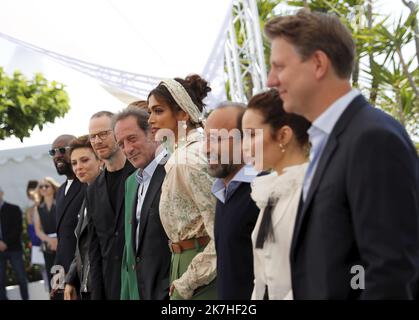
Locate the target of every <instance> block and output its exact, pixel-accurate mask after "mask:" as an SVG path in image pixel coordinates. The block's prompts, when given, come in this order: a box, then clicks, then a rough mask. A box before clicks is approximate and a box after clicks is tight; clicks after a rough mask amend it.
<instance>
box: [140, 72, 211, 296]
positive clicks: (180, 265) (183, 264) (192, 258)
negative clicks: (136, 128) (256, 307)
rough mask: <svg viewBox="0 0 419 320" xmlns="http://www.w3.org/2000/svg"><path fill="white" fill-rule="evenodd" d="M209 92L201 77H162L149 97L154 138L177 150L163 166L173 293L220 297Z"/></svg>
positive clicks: (164, 222) (163, 215)
mask: <svg viewBox="0 0 419 320" xmlns="http://www.w3.org/2000/svg"><path fill="white" fill-rule="evenodd" d="M210 90H211V88H210V87H209V86H208V84H207V82H206V81H205V80H204V79H202V78H201V77H200V76H198V75H191V76H188V77H186V78H185V79H180V78H175V79H166V80H163V81H162V82H161V83H160V84H159V85H158V86H157V87H156V88H155V89H153V90H152V91H151V92H150V94H149V97H148V108H149V112H150V118H149V123H150V126H151V132H152V134H153V135H154V137H155V139H157V140H160V141H162V140H163V141H166V147H167V148H168V149H169V151H171V150H170V149H171V148H173V153H172V154H171V156H170V158H169V160H168V161H167V163H166V165H165V169H166V178H165V180H164V182H163V185H162V195H161V199H160V218H161V222H162V225H163V227H164V229H165V231H166V233H167V236H168V238H169V239H170V242H169V247H170V249H171V251H172V262H171V270H170V291H169V294H170V297H171V299H173V300H178V299H197V300H198V299H216V298H217V297H216V288H215V277H216V253H215V246H214V238H213V228H214V216H215V204H216V200H215V198H214V197H213V196H212V194H211V186H212V183H213V179H212V178H211V177H210V176H209V175H208V172H207V165H206V161H207V160H206V158H205V156H204V153H203V133H202V130H200V128H202V126H203V124H202V117H201V114H202V111H203V107H204V103H203V101H202V100H203V99H204V98H205V97H206V95H207V93H208V92H209V91H210Z"/></svg>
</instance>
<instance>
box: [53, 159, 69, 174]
mask: <svg viewBox="0 0 419 320" xmlns="http://www.w3.org/2000/svg"><path fill="white" fill-rule="evenodd" d="M60 163H62V165H58V163H56V162H54V165H55V169H57V173H58V174H59V175H60V176H62V175H66V176H70V175H73V169H72V168H71V164H70V163H69V162H66V161H60Z"/></svg>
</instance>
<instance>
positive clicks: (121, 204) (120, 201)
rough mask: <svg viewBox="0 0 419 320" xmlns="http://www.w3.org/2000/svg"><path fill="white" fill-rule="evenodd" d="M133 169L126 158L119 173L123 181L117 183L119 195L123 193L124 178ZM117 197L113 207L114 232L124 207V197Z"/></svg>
mask: <svg viewBox="0 0 419 320" xmlns="http://www.w3.org/2000/svg"><path fill="white" fill-rule="evenodd" d="M133 170H134V168H133V167H132V165H131V164H130V162H129V161H128V160H126V161H125V165H124V168H123V171H122V174H121V179H123V180H124V181H120V183H119V189H118V193H119V194H120V195H124V194H125V180H126V178H127V177H128V176H129V175H130V174H131V173H132V172H133ZM117 199H118V203H116V205H115V206H116V208H115V223H114V232H115V231H116V229H118V221H119V217H120V215H121V213H122V212H123V208H124V197H117Z"/></svg>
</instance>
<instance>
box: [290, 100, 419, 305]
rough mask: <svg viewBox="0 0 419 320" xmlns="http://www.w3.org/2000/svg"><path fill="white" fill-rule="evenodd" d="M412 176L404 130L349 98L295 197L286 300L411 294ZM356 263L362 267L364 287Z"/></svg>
mask: <svg viewBox="0 0 419 320" xmlns="http://www.w3.org/2000/svg"><path fill="white" fill-rule="evenodd" d="M418 177H419V171H418V157H417V154H416V150H415V148H414V146H413V144H412V142H411V140H410V139H409V136H408V135H407V133H406V131H405V130H404V128H403V127H402V126H401V125H400V124H399V123H398V122H397V121H395V120H394V119H393V118H391V117H390V116H388V115H387V114H385V113H384V112H382V111H380V110H378V109H375V108H372V107H371V106H370V105H369V104H368V103H367V101H366V100H365V99H364V97H363V96H358V97H356V98H355V99H354V100H353V101H352V103H350V105H349V106H348V107H347V108H346V110H345V111H344V112H343V114H342V116H341V117H340V118H339V120H338V121H337V123H336V125H335V127H334V129H333V131H332V132H331V134H330V136H329V139H328V141H327V144H326V146H325V148H324V150H323V153H322V155H321V158H320V159H319V163H318V165H317V169H316V171H315V174H314V177H313V179H312V183H311V186H310V189H309V191H308V194H307V198H306V201H305V202H304V203H302V202H301V201H300V205H299V210H298V214H297V218H296V224H295V229H294V235H293V241H292V246H291V253H290V260H291V273H292V288H293V294H294V298H295V299H354V298H361V299H412V298H415V296H416V293H417V290H418V271H419V204H418V195H419V190H418ZM357 265H359V266H362V267H363V268H364V270H365V278H364V279H365V283H364V284H365V287H364V289H359V285H361V287H362V281H361V280H359V279H360V277H361V278H362V271H359V270H360V269H358V267H356V266H357ZM354 266H355V267H354ZM352 268H353V269H352ZM351 272H352V273H351ZM354 277H355V278H354ZM351 284H352V286H351Z"/></svg>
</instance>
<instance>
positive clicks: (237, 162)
mask: <svg viewBox="0 0 419 320" xmlns="http://www.w3.org/2000/svg"><path fill="white" fill-rule="evenodd" d="M244 111H245V108H244V105H242V104H237V103H232V102H229V103H225V104H223V105H221V106H219V107H218V108H217V109H215V110H214V111H213V112H212V113H211V114H210V115H209V117H208V119H207V121H206V123H205V136H206V142H207V143H206V150H205V152H206V155H207V158H208V173H209V174H210V175H211V176H212V177H215V178H217V179H216V180H215V182H214V184H213V187H212V193H213V194H214V196H215V197H216V198H217V206H216V211H215V225H214V237H215V248H216V251H217V290H218V298H219V299H221V300H233V299H240V300H250V298H251V295H252V291H253V278H254V276H253V251H252V238H251V235H252V231H253V228H254V226H255V224H256V220H257V217H258V214H259V209H258V208H257V206H256V204H255V202H254V201H253V200H252V198H251V197H250V192H251V187H250V184H251V182H252V181H253V179H254V178H255V177H256V175H257V172H256V171H255V170H254V169H253V168H252V167H251V166H248V165H245V164H244V162H243V157H242V144H241V138H242V135H243V133H242V129H241V120H242V117H243V114H244Z"/></svg>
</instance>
